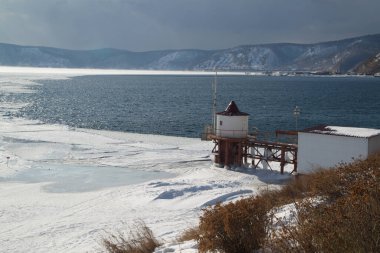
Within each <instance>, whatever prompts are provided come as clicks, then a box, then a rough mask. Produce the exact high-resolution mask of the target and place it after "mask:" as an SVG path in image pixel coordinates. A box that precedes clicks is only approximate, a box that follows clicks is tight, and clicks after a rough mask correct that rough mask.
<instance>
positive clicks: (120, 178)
mask: <svg viewBox="0 0 380 253" xmlns="http://www.w3.org/2000/svg"><path fill="white" fill-rule="evenodd" d="M173 176H174V175H173V174H171V173H168V172H164V171H143V170H138V169H128V168H122V167H111V166H86V165H75V164H67V165H65V164H38V163H36V164H34V165H33V166H32V167H31V168H30V169H28V170H23V171H21V172H19V173H16V174H14V175H12V176H11V177H8V178H1V177H0V182H19V183H44V185H43V186H42V189H43V190H44V191H46V192H52V193H63V192H85V191H97V190H101V189H104V188H109V187H116V186H123V185H131V184H139V183H143V182H146V181H151V180H154V179H156V180H157V179H164V178H170V177H173Z"/></svg>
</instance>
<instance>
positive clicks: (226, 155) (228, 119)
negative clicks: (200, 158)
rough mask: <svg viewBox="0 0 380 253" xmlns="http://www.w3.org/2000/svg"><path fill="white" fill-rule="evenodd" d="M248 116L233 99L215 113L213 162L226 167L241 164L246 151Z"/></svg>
mask: <svg viewBox="0 0 380 253" xmlns="http://www.w3.org/2000/svg"><path fill="white" fill-rule="evenodd" d="M248 117H249V114H248V113H245V112H241V111H240V110H239V108H238V107H237V105H236V103H235V102H234V101H231V102H230V103H229V105H228V106H227V108H226V109H225V110H224V111H223V112H218V113H216V122H215V126H214V127H215V131H214V133H215V135H214V136H213V138H212V139H213V140H214V143H215V147H214V149H213V153H214V157H215V159H214V162H215V164H217V165H219V166H221V167H222V166H224V167H226V168H229V167H231V166H241V165H242V163H243V157H246V152H247V136H248Z"/></svg>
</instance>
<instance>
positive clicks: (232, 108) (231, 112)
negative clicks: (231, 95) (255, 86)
mask: <svg viewBox="0 0 380 253" xmlns="http://www.w3.org/2000/svg"><path fill="white" fill-rule="evenodd" d="M216 114H218V115H224V116H248V115H249V114H248V113H245V112H241V111H240V110H239V108H238V107H237V105H236V104H235V101H231V102H230V103H229V105H228V106H227V108H226V109H225V110H224V111H223V112H217V113H216Z"/></svg>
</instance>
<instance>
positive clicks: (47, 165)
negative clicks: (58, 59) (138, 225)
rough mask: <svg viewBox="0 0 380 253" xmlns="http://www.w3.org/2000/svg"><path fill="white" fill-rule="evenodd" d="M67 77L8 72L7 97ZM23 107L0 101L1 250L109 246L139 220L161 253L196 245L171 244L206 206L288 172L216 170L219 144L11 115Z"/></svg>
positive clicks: (2, 90)
mask: <svg viewBox="0 0 380 253" xmlns="http://www.w3.org/2000/svg"><path fill="white" fill-rule="evenodd" d="M68 76H69V75H63V74H58V75H57V74H54V75H53V74H48V75H46V74H40V73H37V74H36V73H35V72H33V73H32V74H14V73H12V74H4V73H3V74H2V75H1V76H0V94H10V93H20V92H32V91H31V89H30V87H33V86H34V85H39V84H38V79H41V78H44V79H45V78H67V77H68ZM23 106H25V105H24V104H14V103H9V102H1V101H0V117H1V120H0V152H1V156H0V200H1V201H0V224H1V226H0V245H1V252H27V251H32V252H65V253H66V252H102V251H103V248H102V246H101V245H100V241H101V239H102V238H103V237H105V236H107V235H108V233H115V232H117V231H119V230H120V231H126V230H128V225H129V224H132V223H133V222H134V221H135V220H136V219H142V220H144V221H145V223H146V224H147V225H148V226H149V227H150V228H151V229H152V230H153V232H154V233H155V235H157V237H158V238H159V239H160V240H162V241H163V242H164V243H165V244H164V246H163V247H161V248H160V249H157V252H196V244H195V242H186V243H182V244H178V243H174V242H173V241H174V240H175V238H177V237H178V235H179V234H180V233H181V232H183V231H184V230H185V229H187V228H189V227H192V226H194V225H196V224H197V222H198V216H199V214H200V213H201V210H202V208H203V207H205V206H208V205H212V204H215V203H216V202H219V201H231V200H235V199H238V198H241V197H244V196H249V195H252V194H256V193H257V192H258V191H260V190H261V189H265V188H268V187H278V185H279V183H280V182H281V181H282V180H285V179H287V178H288V176H286V175H280V174H279V173H278V172H270V171H266V170H257V171H254V170H249V171H247V172H245V173H242V172H235V171H228V170H224V169H221V168H216V167H213V166H212V163H211V159H210V151H211V149H212V143H211V142H202V141H200V140H198V139H191V138H180V137H167V136H155V135H142V134H131V133H122V132H110V131H98V130H90V129H74V128H69V127H67V126H63V125H46V124H42V123H41V122H38V121H34V120H27V119H22V118H12V117H11V116H9V115H10V114H9V111H12V110H19V109H20V108H21V107H23ZM272 167H273V166H272ZM131 171H132V172H133V171H135V172H136V173H132V174H128V173H129V172H131ZM127 172H128V173H127ZM150 173H153V174H150ZM154 173H156V174H154ZM165 173H167V174H165ZM151 175H153V177H152V176H151ZM130 177H137V178H139V180H140V181H132V182H130V181H129V179H130Z"/></svg>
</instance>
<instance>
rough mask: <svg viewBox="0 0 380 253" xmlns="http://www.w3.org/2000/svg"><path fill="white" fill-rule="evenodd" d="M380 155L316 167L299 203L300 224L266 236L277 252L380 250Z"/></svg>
mask: <svg viewBox="0 0 380 253" xmlns="http://www.w3.org/2000/svg"><path fill="white" fill-rule="evenodd" d="M379 178H380V155H376V156H372V157H370V158H368V159H367V160H365V161H357V162H354V163H352V164H346V165H341V166H339V167H337V168H335V169H334V170H325V171H320V172H317V173H315V174H313V175H311V176H310V177H309V178H308V181H309V182H308V184H307V187H306V188H305V192H304V195H306V196H308V197H314V199H315V197H323V199H324V201H322V202H318V203H316V201H315V200H314V201H313V199H312V198H309V201H305V200H304V201H302V202H300V204H299V205H298V207H297V209H298V220H297V226H289V225H284V226H283V229H282V233H281V234H280V236H279V237H277V238H272V239H270V240H268V243H267V247H268V248H270V249H271V250H272V251H274V252H363V253H364V252H380V180H379Z"/></svg>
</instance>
